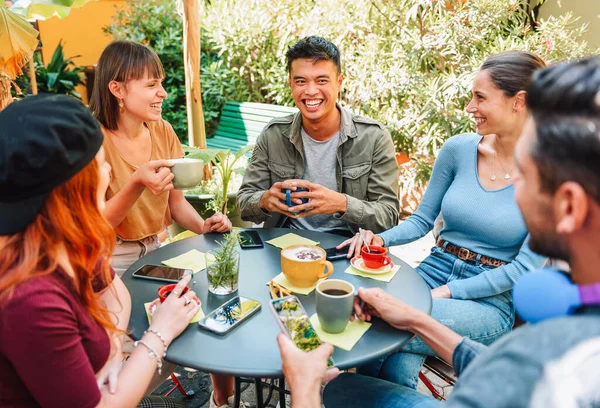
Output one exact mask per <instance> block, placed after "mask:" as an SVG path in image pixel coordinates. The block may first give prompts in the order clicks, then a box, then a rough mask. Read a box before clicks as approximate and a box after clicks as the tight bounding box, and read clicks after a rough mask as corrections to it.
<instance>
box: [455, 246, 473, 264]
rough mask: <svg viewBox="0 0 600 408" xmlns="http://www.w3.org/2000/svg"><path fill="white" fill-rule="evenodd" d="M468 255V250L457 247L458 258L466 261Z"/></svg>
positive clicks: (469, 252) (469, 253)
mask: <svg viewBox="0 0 600 408" xmlns="http://www.w3.org/2000/svg"><path fill="white" fill-rule="evenodd" d="M469 255H471V251H469V250H468V249H467V248H458V257H459V259H462V260H463V261H466V260H468V259H469Z"/></svg>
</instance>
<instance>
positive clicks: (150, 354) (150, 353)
mask: <svg viewBox="0 0 600 408" xmlns="http://www.w3.org/2000/svg"><path fill="white" fill-rule="evenodd" d="M139 344H142V345H143V346H144V347H146V348H147V349H148V350H149V351H148V357H153V358H156V363H157V365H158V367H157V370H158V375H162V358H160V356H159V355H158V353H157V352H156V350H154V348H153V347H152V346H150V345H149V344H148V343H146V342H145V341H144V340H138V341H136V342H134V343H133V347H137V346H138V345H139Z"/></svg>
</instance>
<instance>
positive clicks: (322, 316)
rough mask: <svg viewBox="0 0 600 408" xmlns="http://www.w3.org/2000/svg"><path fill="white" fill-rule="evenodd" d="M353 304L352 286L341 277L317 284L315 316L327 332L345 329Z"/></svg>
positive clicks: (337, 331) (339, 331)
mask: <svg viewBox="0 0 600 408" xmlns="http://www.w3.org/2000/svg"><path fill="white" fill-rule="evenodd" d="M353 305H354V286H353V285H352V284H351V283H349V282H346V281H343V280H341V279H327V280H324V281H322V282H319V284H318V285H317V317H318V318H319V323H320V324H321V328H322V329H323V330H324V331H326V332H328V333H341V332H343V331H344V330H345V329H346V326H347V325H348V322H349V321H350V316H351V315H352V310H353Z"/></svg>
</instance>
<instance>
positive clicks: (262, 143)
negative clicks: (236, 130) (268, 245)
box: [237, 105, 399, 233]
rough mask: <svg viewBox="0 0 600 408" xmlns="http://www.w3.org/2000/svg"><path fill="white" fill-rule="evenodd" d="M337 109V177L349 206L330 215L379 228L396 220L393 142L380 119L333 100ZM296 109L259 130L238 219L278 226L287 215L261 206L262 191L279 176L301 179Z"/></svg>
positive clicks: (354, 224) (352, 225) (240, 194)
mask: <svg viewBox="0 0 600 408" xmlns="http://www.w3.org/2000/svg"><path fill="white" fill-rule="evenodd" d="M337 108H338V110H339V111H340V113H341V124H340V143H339V145H338V151H337V168H336V178H337V185H338V189H339V191H340V192H342V193H343V194H345V195H346V198H347V209H346V212H345V213H343V214H334V217H337V218H339V219H341V220H342V221H344V222H346V223H347V224H348V226H349V227H350V229H351V230H352V231H353V232H356V231H357V230H358V227H362V228H365V229H369V230H372V231H374V232H376V233H377V232H382V231H385V230H387V229H389V228H392V227H393V226H395V225H396V224H397V223H398V209H399V203H398V199H397V197H396V192H397V191H398V165H397V163H396V159H395V155H394V144H393V142H392V138H391V137H390V134H389V133H388V131H387V130H386V129H385V128H384V127H383V125H382V124H380V123H379V122H377V121H375V120H372V119H369V118H365V117H362V116H358V115H355V114H353V113H352V112H350V111H349V110H346V109H344V108H342V107H341V106H339V105H337ZM301 125H302V116H301V114H300V112H298V113H296V114H293V115H289V116H284V117H281V118H276V119H273V120H272V121H271V122H270V123H269V124H268V125H267V126H266V127H265V128H264V129H263V131H262V132H261V134H260V135H259V137H258V140H257V143H256V147H255V149H254V151H253V153H252V159H251V160H250V163H249V165H248V168H247V169H246V173H245V175H244V180H243V182H242V186H241V187H240V190H239V192H238V195H237V201H238V204H239V206H240V209H241V216H242V219H243V220H245V221H252V222H254V223H257V224H258V223H261V222H263V221H264V222H265V224H264V226H265V227H266V228H268V227H281V226H283V225H284V224H285V222H286V221H287V217H286V216H284V215H283V214H280V213H267V212H265V211H263V210H262V209H261V208H260V199H261V197H262V195H263V194H264V193H265V191H267V190H268V189H269V188H271V186H272V185H273V184H274V183H275V182H278V181H284V180H289V179H301V178H302V176H303V174H304V153H303V152H304V149H303V147H302V137H301V135H300V128H301Z"/></svg>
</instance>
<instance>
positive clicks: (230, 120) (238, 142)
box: [206, 102, 298, 152]
mask: <svg viewBox="0 0 600 408" xmlns="http://www.w3.org/2000/svg"><path fill="white" fill-rule="evenodd" d="M296 112H298V109H297V108H292V107H289V106H279V105H270V104H266V103H254V102H227V103H226V104H225V106H223V110H222V111H221V119H220V121H219V127H218V128H217V132H216V133H215V135H214V136H213V137H211V138H208V139H206V145H207V147H208V148H210V149H228V150H231V151H232V152H237V151H238V150H239V149H240V148H242V147H244V146H248V145H254V144H256V139H257V138H258V135H259V134H260V132H262V130H263V129H264V128H265V126H266V125H267V124H268V123H269V122H270V121H271V120H272V119H273V118H278V117H281V116H287V115H291V114H294V113H296Z"/></svg>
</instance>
